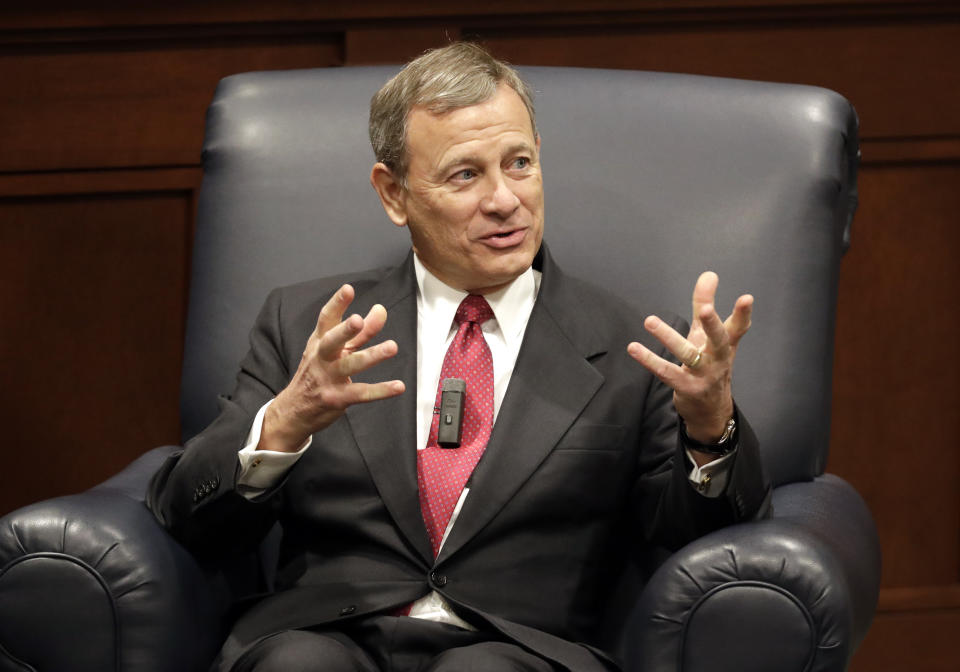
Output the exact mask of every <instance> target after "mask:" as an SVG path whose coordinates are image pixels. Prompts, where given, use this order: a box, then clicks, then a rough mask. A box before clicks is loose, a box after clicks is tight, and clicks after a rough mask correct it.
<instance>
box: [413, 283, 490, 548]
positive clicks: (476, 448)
mask: <svg viewBox="0 0 960 672" xmlns="http://www.w3.org/2000/svg"><path fill="white" fill-rule="evenodd" d="M491 317H493V311H492V310H491V309H490V305H489V304H488V303H487V301H486V299H484V298H483V297H482V296H477V295H474V294H471V295H469V296H467V298H465V299H464V300H463V301H462V302H461V303H460V306H459V307H458V308H457V314H456V316H455V317H454V321H455V322H456V323H457V325H458V328H457V334H456V336H454V337H453V342H452V343H450V347H449V348H448V349H447V354H446V356H444V358H443V368H442V369H441V370H440V384H439V385H438V386H437V401H436V404H435V406H434V412H433V420H432V421H431V423H430V438H429V439H428V440H427V447H426V448H424V449H423V450H420V451H417V480H418V482H419V486H420V509H421V510H422V511H423V521H424V522H425V523H426V525H427V533H428V534H429V535H430V544H431V545H432V546H433V555H434V557H436V556H437V553H438V552H439V551H440V542H441V541H442V540H443V533H444V531H445V530H446V529H447V524H448V523H449V521H450V516H451V515H452V514H453V509H454V508H455V507H456V505H457V500H459V499H460V493H461V492H462V491H463V487H464V486H465V485H466V484H467V480H468V479H469V478H470V474H471V473H473V468H474V467H475V466H477V462H478V461H479V460H480V456H481V455H483V450H484V448H486V446H487V440H488V439H489V438H490V430H491V429H492V428H493V357H491V355H490V348H489V347H488V346H487V342H486V341H485V340H484V338H483V331H482V329H481V328H480V325H482V324H483V323H484V322H486V321H487V320H489V319H490V318H491ZM445 378H462V379H463V380H464V381H466V383H467V392H466V395H465V397H464V410H463V433H462V435H461V437H460V447H459V448H441V447H440V446H439V445H437V432H438V430H439V427H440V413H439V408H440V394H441V391H442V389H443V381H444V379H445Z"/></svg>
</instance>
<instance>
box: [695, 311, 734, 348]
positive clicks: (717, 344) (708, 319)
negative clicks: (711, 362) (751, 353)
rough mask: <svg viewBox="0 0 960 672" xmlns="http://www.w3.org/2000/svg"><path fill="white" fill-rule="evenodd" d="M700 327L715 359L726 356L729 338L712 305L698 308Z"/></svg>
mask: <svg viewBox="0 0 960 672" xmlns="http://www.w3.org/2000/svg"><path fill="white" fill-rule="evenodd" d="M700 325H701V326H702V327H703V332H704V333H705V334H706V335H707V341H708V342H709V343H710V349H711V351H712V352H713V354H714V355H715V356H717V357H720V358H723V357H725V356H726V353H727V349H728V348H729V347H730V337H729V336H728V335H727V330H726V328H724V324H723V322H721V321H720V316H719V315H717V311H716V310H715V309H714V307H713V304H707V305H704V306H702V307H701V308H700Z"/></svg>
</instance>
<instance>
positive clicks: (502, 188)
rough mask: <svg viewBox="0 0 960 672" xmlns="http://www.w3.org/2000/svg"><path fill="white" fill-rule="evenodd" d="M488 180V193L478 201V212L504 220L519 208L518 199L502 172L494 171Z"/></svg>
mask: <svg viewBox="0 0 960 672" xmlns="http://www.w3.org/2000/svg"><path fill="white" fill-rule="evenodd" d="M488 179H489V181H490V184H489V186H488V189H489V191H488V192H487V193H486V195H485V196H484V197H483V199H482V200H481V201H480V211H481V212H482V213H483V214H485V215H493V216H496V217H499V218H501V219H506V218H507V217H509V216H510V215H512V214H513V213H514V211H515V210H516V209H517V208H518V207H520V199H519V198H518V197H517V194H516V193H515V192H514V191H513V189H512V188H511V183H510V181H509V180H508V179H507V178H506V176H505V175H504V174H503V173H502V172H500V171H496V172H494V173H492V174H489V175H488Z"/></svg>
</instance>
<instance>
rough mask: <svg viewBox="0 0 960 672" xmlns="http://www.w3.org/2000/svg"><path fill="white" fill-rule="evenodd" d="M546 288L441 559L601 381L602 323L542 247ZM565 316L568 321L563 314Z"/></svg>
mask: <svg viewBox="0 0 960 672" xmlns="http://www.w3.org/2000/svg"><path fill="white" fill-rule="evenodd" d="M542 254H543V277H542V282H541V290H540V294H539V295H538V297H537V302H536V304H535V305H534V308H533V311H532V313H531V314H530V321H529V322H528V323H527V330H526V332H525V334H524V339H523V344H522V346H521V348H520V353H519V355H518V356H517V362H516V365H515V366H514V370H513V375H512V377H511V379H510V384H509V387H508V388H507V393H506V395H505V397H504V400H503V403H502V405H501V407H500V412H499V414H498V416H497V421H496V423H495V425H494V427H493V433H492V434H491V437H490V442H489V443H488V444H487V449H486V451H485V452H484V455H483V457H482V459H481V460H480V463H479V464H478V465H477V467H476V469H475V470H474V472H473V476H472V478H471V482H470V494H469V496H468V497H467V499H466V502H465V503H464V506H463V509H462V511H461V513H460V516H459V517H458V518H457V523H456V525H454V526H453V529H452V530H451V532H450V536H449V537H448V538H447V540H446V542H445V543H444V546H443V549H442V550H441V553H440V557H439V558H438V561H442V560H443V559H444V558H446V557H449V556H450V555H452V554H453V553H455V552H457V550H459V549H460V548H461V547H463V545H464V544H465V543H466V542H467V541H469V540H470V539H471V538H472V537H473V536H474V535H476V534H477V533H478V532H479V531H480V530H481V529H483V527H484V526H486V524H487V523H489V522H490V520H491V519H493V517H494V516H496V515H497V513H498V512H499V511H500V510H501V509H502V508H503V506H504V505H505V504H506V503H507V502H508V501H509V500H510V498H511V497H512V496H513V495H514V493H515V492H516V491H517V490H518V489H519V488H520V487H521V486H522V485H523V484H524V482H525V481H526V480H527V479H528V478H529V477H530V475H531V474H532V473H533V472H534V471H536V469H537V468H538V467H539V466H540V464H541V463H542V462H543V460H544V459H546V457H547V456H548V455H549V454H550V452H551V451H552V450H553V448H554V446H555V445H556V444H557V442H559V440H560V439H561V437H563V435H564V434H565V433H566V431H567V429H569V427H570V425H572V424H573V422H574V421H575V420H576V419H577V417H579V415H580V413H581V412H582V411H583V409H584V407H585V406H586V405H587V404H588V403H589V402H590V400H591V399H592V398H593V396H594V395H595V394H596V392H597V390H598V389H599V388H600V386H601V385H602V383H603V380H604V379H603V376H602V375H601V374H600V373H599V372H598V371H597V370H596V369H595V368H594V367H593V366H591V365H590V363H589V362H588V361H587V359H588V358H589V357H592V356H594V355H597V354H600V353H601V352H603V346H602V345H601V343H600V340H599V339H597V338H596V336H595V334H596V329H597V325H596V323H595V322H593V323H591V318H590V317H588V316H587V314H588V313H589V312H590V311H584V312H580V311H578V310H577V307H578V302H577V300H576V299H577V293H576V292H575V291H569V290H570V288H569V287H568V286H567V284H568V283H567V281H566V279H565V278H564V276H563V274H562V273H561V272H560V271H559V269H557V268H556V266H555V265H554V263H553V261H552V259H551V258H550V255H549V253H548V252H547V251H546V249H545V248H543V251H542ZM561 315H562V316H563V321H562V323H561V322H559V321H558V319H557V316H561Z"/></svg>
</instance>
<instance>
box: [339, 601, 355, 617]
mask: <svg viewBox="0 0 960 672" xmlns="http://www.w3.org/2000/svg"><path fill="white" fill-rule="evenodd" d="M356 610H357V607H356V605H354V604H351V605H350V606H349V607H344V608H343V609H341V610H340V615H341V616H349V615H350V614H352V613H353V612H355V611H356Z"/></svg>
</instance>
